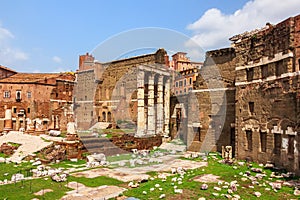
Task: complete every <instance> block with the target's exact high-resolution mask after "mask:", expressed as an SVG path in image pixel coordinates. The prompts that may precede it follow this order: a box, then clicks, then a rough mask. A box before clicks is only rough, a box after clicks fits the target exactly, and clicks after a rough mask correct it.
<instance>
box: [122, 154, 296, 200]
mask: <svg viewBox="0 0 300 200" xmlns="http://www.w3.org/2000/svg"><path fill="white" fill-rule="evenodd" d="M217 161H218V160H214V159H212V158H209V160H208V162H209V165H208V167H203V168H199V169H196V170H188V171H187V173H186V175H185V176H184V178H183V180H182V184H178V182H172V178H173V177H177V178H178V177H179V175H173V176H171V177H168V178H167V180H166V181H165V182H163V181H162V180H161V179H159V178H157V176H156V173H153V177H154V180H152V181H149V182H146V183H142V184H141V185H140V187H139V188H136V189H130V190H128V191H127V192H125V195H126V196H134V197H136V198H139V199H159V196H160V195H161V194H165V195H166V199H195V200H197V199H198V198H200V197H205V198H206V199H227V197H225V196H221V195H222V194H223V195H225V194H228V193H227V190H228V189H223V188H222V187H223V186H224V185H225V184H224V183H223V184H222V185H218V183H207V185H208V189H207V190H201V185H202V184H203V183H200V182H196V181H194V180H193V179H194V178H195V177H197V176H200V175H204V174H214V175H217V176H220V178H219V179H220V180H223V181H224V182H228V183H230V182H231V181H234V180H236V181H238V184H239V186H238V190H237V192H234V194H237V195H239V196H240V197H241V199H247V200H248V199H250V200H251V199H257V197H256V196H254V195H253V193H254V192H257V191H258V192H260V193H261V194H262V195H261V197H260V198H259V199H266V200H268V199H298V198H297V197H296V196H294V195H293V188H289V187H286V186H283V187H282V188H281V189H280V190H278V191H277V192H274V191H273V190H272V189H271V190H270V191H266V190H265V186H263V185H267V187H268V188H271V186H269V182H275V181H276V179H272V180H271V179H270V178H269V175H270V174H271V171H270V170H264V171H265V173H266V174H267V177H265V178H263V179H262V180H259V181H258V184H256V185H255V186H254V188H249V186H250V185H252V183H251V181H250V180H247V181H244V182H243V181H241V178H242V176H241V175H240V174H239V173H240V172H246V171H250V169H249V168H248V167H247V166H246V165H245V166H236V167H234V168H233V166H230V165H226V164H221V163H218V162H217ZM253 167H258V165H257V164H255V163H253ZM235 168H236V169H235ZM251 174H252V175H254V176H255V174H256V173H254V172H251ZM156 184H159V187H155V185H156ZM174 186H175V187H177V189H183V193H182V194H176V193H175V192H174ZM215 186H216V187H220V188H222V190H221V191H220V192H219V191H216V190H214V187H215ZM151 188H154V190H153V191H152V192H150V189H151ZM159 188H161V190H160V189H159ZM144 193H147V194H144ZM212 193H219V195H220V196H218V197H215V196H213V195H212ZM231 195H233V194H231Z"/></svg>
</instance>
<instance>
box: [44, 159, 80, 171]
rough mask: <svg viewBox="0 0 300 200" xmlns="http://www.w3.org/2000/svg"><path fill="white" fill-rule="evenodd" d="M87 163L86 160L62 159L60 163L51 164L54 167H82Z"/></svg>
mask: <svg viewBox="0 0 300 200" xmlns="http://www.w3.org/2000/svg"><path fill="white" fill-rule="evenodd" d="M85 164H86V161H85V160H78V161H77V162H72V161H70V160H65V161H61V162H59V163H52V164H50V165H49V166H51V167H53V168H60V167H61V168H65V169H67V168H81V167H84V166H85Z"/></svg>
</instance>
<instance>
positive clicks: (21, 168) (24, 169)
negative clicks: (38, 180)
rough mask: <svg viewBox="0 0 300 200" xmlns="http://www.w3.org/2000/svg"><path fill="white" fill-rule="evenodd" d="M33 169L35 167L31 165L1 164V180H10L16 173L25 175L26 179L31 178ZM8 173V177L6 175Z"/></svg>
mask: <svg viewBox="0 0 300 200" xmlns="http://www.w3.org/2000/svg"><path fill="white" fill-rule="evenodd" d="M32 168H33V166H32V165H31V164H30V163H21V164H20V165H15V164H13V163H9V164H5V163H0V180H2V181H3V180H4V179H7V180H10V179H11V176H12V175H13V174H16V173H21V174H24V176H25V177H26V176H29V175H30V174H29V171H30V169H32ZM7 173H8V175H5V174H7Z"/></svg>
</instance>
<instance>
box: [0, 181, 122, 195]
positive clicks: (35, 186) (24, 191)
mask: <svg viewBox="0 0 300 200" xmlns="http://www.w3.org/2000/svg"><path fill="white" fill-rule="evenodd" d="M71 181H76V182H79V183H82V184H84V185H85V186H87V187H98V186H101V185H117V186H118V185H120V184H123V182H121V181H118V180H116V179H113V178H108V177H104V176H100V177H96V178H85V177H74V176H69V177H68V182H71ZM68 182H62V183H57V182H54V181H52V180H51V178H49V177H46V178H39V179H33V180H26V181H21V182H16V183H15V184H9V185H1V186H0V199H1V200H2V199H8V200H10V199H11V200H16V199H20V200H30V199H33V198H39V199H45V200H47V199H48V200H53V199H60V198H61V197H62V196H64V195H65V193H66V192H67V191H70V190H72V189H70V188H68V187H66V186H67V184H68ZM43 189H44V190H45V189H52V190H53V192H48V193H45V194H44V196H43V197H42V196H36V195H34V193H35V192H38V191H41V190H43Z"/></svg>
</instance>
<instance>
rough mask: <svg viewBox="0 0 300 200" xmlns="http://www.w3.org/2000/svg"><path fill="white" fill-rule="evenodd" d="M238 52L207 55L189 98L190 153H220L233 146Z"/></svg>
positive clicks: (188, 141) (230, 50)
mask: <svg viewBox="0 0 300 200" xmlns="http://www.w3.org/2000/svg"><path fill="white" fill-rule="evenodd" d="M234 58H235V52H234V49H232V48H226V49H220V50H215V51H210V52H207V55H206V59H205V62H204V65H203V67H202V68H201V69H200V72H199V76H198V77H197V80H196V81H195V83H194V90H193V91H192V93H190V94H189V97H188V102H189V103H188V108H187V112H188V113H189V114H188V120H187V121H188V122H187V130H188V136H187V143H188V146H189V150H191V151H202V152H204V151H216V150H218V151H221V149H222V146H224V145H232V144H234V142H233V141H234V138H231V137H232V136H231V132H232V128H233V129H234V126H232V125H233V124H234V121H235V117H234V116H235V107H234V105H235V95H234V94H235V89H234V80H235V73H233V71H234V69H235V63H234V62H235V61H234Z"/></svg>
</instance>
